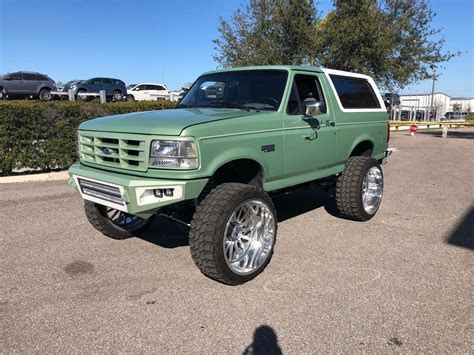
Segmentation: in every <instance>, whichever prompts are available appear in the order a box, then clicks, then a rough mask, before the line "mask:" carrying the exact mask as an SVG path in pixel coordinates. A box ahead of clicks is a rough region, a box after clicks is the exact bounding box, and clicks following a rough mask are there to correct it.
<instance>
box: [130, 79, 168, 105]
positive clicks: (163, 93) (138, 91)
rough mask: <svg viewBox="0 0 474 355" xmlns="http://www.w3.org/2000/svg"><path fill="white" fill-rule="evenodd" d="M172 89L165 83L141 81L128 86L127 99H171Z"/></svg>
mask: <svg viewBox="0 0 474 355" xmlns="http://www.w3.org/2000/svg"><path fill="white" fill-rule="evenodd" d="M169 98H170V91H169V90H168V88H167V87H166V85H164V84H155V83H140V84H132V85H129V86H128V87H127V100H130V101H134V100H136V101H144V100H153V101H154V100H169Z"/></svg>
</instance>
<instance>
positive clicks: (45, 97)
mask: <svg viewBox="0 0 474 355" xmlns="http://www.w3.org/2000/svg"><path fill="white" fill-rule="evenodd" d="M38 96H39V99H40V100H41V101H43V102H46V101H51V99H52V95H51V90H49V89H41V90H40V92H39V95H38Z"/></svg>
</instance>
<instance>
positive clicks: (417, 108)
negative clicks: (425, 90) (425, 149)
mask: <svg viewBox="0 0 474 355" xmlns="http://www.w3.org/2000/svg"><path fill="white" fill-rule="evenodd" d="M432 100H433V101H432ZM431 105H433V108H432V109H431ZM472 111H474V98H464V97H456V98H452V97H451V96H449V95H447V94H445V93H442V92H437V93H434V95H431V94H405V95H404V94H402V95H400V107H399V111H398V112H397V113H398V115H396V116H395V117H394V118H393V119H401V120H407V121H435V120H441V119H445V118H446V117H449V118H457V116H456V117H453V115H452V113H453V112H454V113H459V115H460V114H461V113H470V112H472Z"/></svg>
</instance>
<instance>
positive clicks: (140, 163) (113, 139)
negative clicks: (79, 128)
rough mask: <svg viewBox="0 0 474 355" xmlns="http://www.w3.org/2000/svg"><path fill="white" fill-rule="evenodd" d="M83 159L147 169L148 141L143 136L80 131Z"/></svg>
mask: <svg viewBox="0 0 474 355" xmlns="http://www.w3.org/2000/svg"><path fill="white" fill-rule="evenodd" d="M79 147H80V154H81V160H82V161H84V162H88V163H93V164H100V165H105V166H110V167H114V168H119V169H129V170H139V171H146V170H147V167H148V143H147V141H146V140H145V139H143V138H142V137H141V136H138V135H136V136H133V135H126V134H124V135H121V134H117V135H116V136H113V135H112V134H110V133H107V134H104V133H102V134H101V133H96V132H93V133H92V132H91V133H89V132H86V133H83V132H80V134H79Z"/></svg>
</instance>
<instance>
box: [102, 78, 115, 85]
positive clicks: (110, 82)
mask: <svg viewBox="0 0 474 355" xmlns="http://www.w3.org/2000/svg"><path fill="white" fill-rule="evenodd" d="M102 84H113V82H112V80H110V79H107V78H102Z"/></svg>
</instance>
